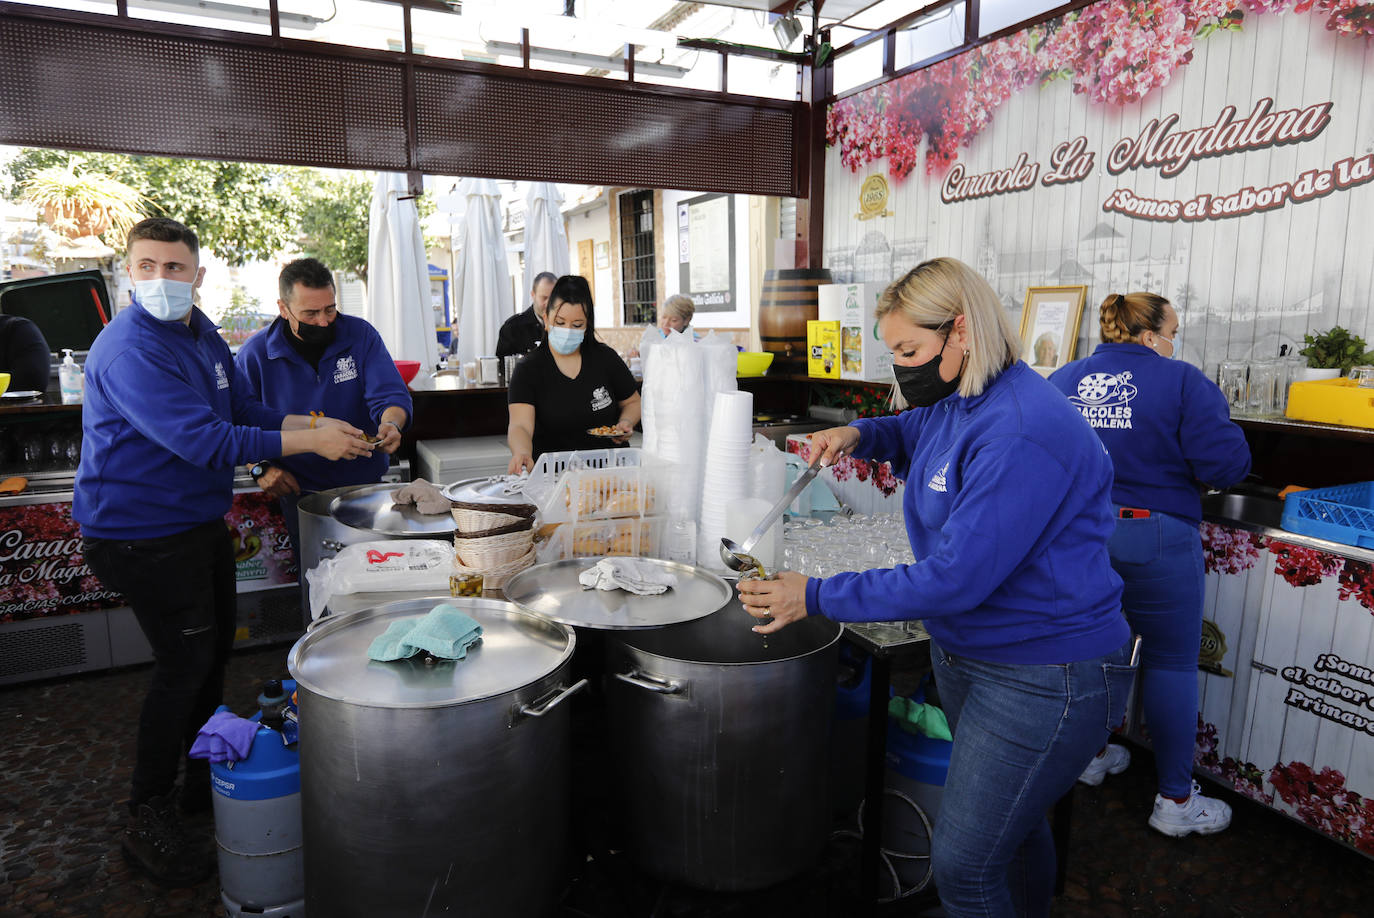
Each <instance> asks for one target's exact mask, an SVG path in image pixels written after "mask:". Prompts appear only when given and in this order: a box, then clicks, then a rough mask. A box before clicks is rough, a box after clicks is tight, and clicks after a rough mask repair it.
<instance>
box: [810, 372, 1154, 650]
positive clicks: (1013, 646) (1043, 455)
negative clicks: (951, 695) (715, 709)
mask: <svg viewBox="0 0 1374 918" xmlns="http://www.w3.org/2000/svg"><path fill="white" fill-rule="evenodd" d="M853 426H854V427H857V428H859V431H860V433H861V438H860V440H859V445H858V448H857V449H856V450H855V455H856V456H860V457H867V458H874V459H889V460H891V461H892V463H893V467H894V469H896V470H900V472H901V473H902V477H904V478H905V479H906V492H905V495H904V497H903V501H902V509H903V512H904V514H905V516H906V530H907V536H908V538H909V539H910V540H911V548H912V551H913V552H914V553H915V555H916V558H917V561H916V563H915V564H901V565H898V566H897V567H896V568H894V569H891V570H872V571H865V572H862V573H848V574H837V575H835V576H833V577H828V578H826V579H825V580H817V579H815V578H812V579H811V580H810V581H809V582H808V583H807V590H806V608H807V612H808V613H813V614H814V613H820V614H823V615H825V616H827V617H829V618H832V619H836V620H838V621H886V620H895V619H906V618H919V619H923V620H924V621H925V626H926V629H927V630H928V631H929V632H930V635H931V637H932V638H934V639H935V641H936V642H937V643H938V644H939V645H940V646H941V647H942V648H944V649H945V650H947V651H949V652H950V653H952V654H954V655H956V656H959V655H963V656H969V657H973V658H975V659H979V660H987V661H990V662H996V663H1035V664H1040V663H1069V662H1074V661H1078V660H1089V659H1093V658H1095V657H1100V656H1102V655H1104V654H1106V653H1109V652H1111V651H1113V650H1116V649H1117V648H1119V647H1121V646H1122V645H1123V644H1125V643H1126V639H1127V638H1128V637H1129V636H1130V635H1129V630H1128V629H1127V627H1126V619H1125V618H1124V617H1123V616H1122V614H1121V579H1120V578H1119V577H1117V575H1116V573H1115V572H1114V571H1113V570H1112V567H1111V562H1110V560H1109V559H1108V557H1107V538H1108V537H1109V536H1110V535H1111V533H1112V528H1113V525H1114V522H1113V519H1112V513H1111V507H1110V504H1109V492H1110V489H1111V484H1112V464H1111V460H1110V459H1109V458H1108V456H1107V453H1106V450H1104V449H1103V448H1102V444H1101V443H1100V442H1098V440H1097V438H1096V437H1094V436H1093V433H1092V430H1091V429H1090V428H1089V427H1088V425H1087V424H1085V423H1084V421H1083V418H1082V417H1081V416H1080V415H1079V414H1078V412H1076V411H1074V410H1073V409H1072V408H1071V407H1070V406H1069V405H1068V404H1067V403H1066V402H1065V401H1064V399H1063V398H1062V397H1061V396H1060V395H1059V393H1058V392H1056V391H1055V390H1054V388H1053V387H1052V386H1050V385H1049V383H1047V382H1045V380H1044V379H1042V378H1041V377H1040V376H1039V374H1037V373H1036V372H1035V371H1034V370H1032V369H1030V367H1028V366H1026V364H1024V363H1022V362H1017V363H1015V364H1013V365H1012V366H1011V367H1010V368H1009V369H1007V370H1005V371H1003V372H1002V373H1001V374H999V375H998V376H997V377H996V378H995V379H994V380H993V381H992V382H991V383H990V384H989V385H988V387H987V388H986V389H984V390H983V392H982V394H980V395H977V396H975V397H973V398H964V397H962V396H959V395H957V394H956V395H951V396H948V397H946V398H944V399H942V400H940V401H939V402H937V403H935V404H934V405H932V406H930V407H928V408H915V409H912V410H910V411H907V412H905V413H903V414H900V415H898V416H896V417H887V418H873V419H869V420H862V421H855V422H854V424H853Z"/></svg>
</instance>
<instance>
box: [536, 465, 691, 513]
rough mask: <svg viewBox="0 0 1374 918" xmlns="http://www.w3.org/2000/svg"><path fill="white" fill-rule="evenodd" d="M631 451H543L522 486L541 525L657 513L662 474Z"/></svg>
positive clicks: (663, 476)
mask: <svg viewBox="0 0 1374 918" xmlns="http://www.w3.org/2000/svg"><path fill="white" fill-rule="evenodd" d="M642 461H643V453H642V451H641V450H639V449H637V448H624V449H598V450H582V451H573V452H561V453H545V454H544V455H542V456H540V457H539V461H538V462H537V463H536V464H535V468H534V471H533V472H532V473H531V474H530V477H529V479H528V480H527V481H526V482H525V486H524V491H525V496H526V497H528V498H529V499H530V500H531V501H532V502H533V503H534V504H535V506H537V507H538V508H539V514H540V520H541V522H542V523H543V524H549V523H571V522H581V521H587V520H605V519H616V518H621V517H649V516H655V515H657V514H658V513H660V512H661V506H662V501H663V500H664V498H665V491H664V483H665V481H666V480H667V479H668V476H667V474H666V470H665V469H663V468H660V467H654V468H649V467H647V466H645V465H643V464H642Z"/></svg>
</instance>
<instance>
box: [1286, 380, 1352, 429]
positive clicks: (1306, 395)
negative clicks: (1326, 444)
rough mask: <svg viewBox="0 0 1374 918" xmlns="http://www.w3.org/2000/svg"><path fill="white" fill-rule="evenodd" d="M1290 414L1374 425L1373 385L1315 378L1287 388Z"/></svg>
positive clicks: (1329, 421) (1302, 418)
mask: <svg viewBox="0 0 1374 918" xmlns="http://www.w3.org/2000/svg"><path fill="white" fill-rule="evenodd" d="M1285 414H1287V415H1288V417H1290V418H1293V419H1294V420H1298V421H1319V422H1321V423H1323V424H1344V425H1345V426H1347V427H1368V428H1374V389H1370V388H1367V387H1364V386H1358V385H1356V384H1355V381H1354V380H1353V379H1346V378H1344V377H1342V378H1339V379H1316V380H1311V381H1309V382H1295V383H1293V385H1291V386H1289V388H1288V410H1287V411H1286V412H1285Z"/></svg>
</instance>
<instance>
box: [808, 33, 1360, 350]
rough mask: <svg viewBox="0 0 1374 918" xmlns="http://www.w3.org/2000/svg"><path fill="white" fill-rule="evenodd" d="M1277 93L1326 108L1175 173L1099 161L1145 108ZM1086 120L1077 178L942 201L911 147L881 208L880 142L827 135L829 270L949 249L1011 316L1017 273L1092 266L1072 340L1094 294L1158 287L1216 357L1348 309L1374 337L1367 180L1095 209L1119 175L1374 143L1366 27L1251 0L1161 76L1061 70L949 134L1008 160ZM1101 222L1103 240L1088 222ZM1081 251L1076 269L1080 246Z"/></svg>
mask: <svg viewBox="0 0 1374 918" xmlns="http://www.w3.org/2000/svg"><path fill="white" fill-rule="evenodd" d="M1266 96H1267V97H1270V98H1272V99H1274V106H1273V110H1281V109H1289V108H1298V109H1301V108H1305V107H1307V106H1309V105H1314V104H1319V103H1323V102H1328V101H1329V102H1331V103H1332V104H1333V108H1332V110H1331V122H1330V124H1329V125H1328V126H1327V127H1326V129H1325V130H1324V131H1323V132H1322V133H1321V134H1319V135H1318V136H1317V137H1315V138H1313V139H1311V140H1308V141H1303V142H1299V143H1293V144H1287V145H1284V146H1277V147H1268V148H1264V149H1260V150H1255V151H1250V152H1241V153H1230V154H1226V155H1223V156H1215V157H1210V158H1206V159H1202V160H1200V161H1195V162H1193V163H1192V164H1190V165H1189V166H1187V167H1186V168H1185V169H1184V170H1183V171H1182V172H1181V173H1180V174H1179V175H1178V176H1176V177H1174V178H1165V177H1162V176H1160V174H1159V172H1158V170H1156V169H1133V170H1128V171H1126V172H1123V173H1122V174H1121V175H1118V176H1113V175H1112V174H1111V173H1110V172H1108V171H1107V168H1106V157H1107V153H1108V151H1109V150H1110V149H1111V147H1112V145H1113V144H1114V143H1115V142H1116V141H1117V140H1118V139H1120V138H1122V137H1134V136H1137V135H1138V134H1139V132H1140V131H1141V129H1142V128H1143V127H1144V126H1145V125H1146V123H1147V122H1148V121H1149V120H1150V119H1151V118H1158V117H1162V116H1164V115H1167V114H1169V113H1178V114H1179V115H1180V120H1179V122H1178V124H1177V128H1178V129H1179V130H1187V129H1191V128H1196V127H1202V126H1206V125H1210V124H1212V123H1213V122H1214V121H1215V120H1216V118H1217V116H1218V114H1219V113H1220V112H1221V110H1222V108H1224V107H1225V106H1226V105H1233V106H1235V107H1236V109H1237V114H1236V116H1235V117H1236V118H1243V117H1245V116H1246V115H1248V114H1249V113H1250V111H1251V110H1252V109H1253V107H1254V105H1255V103H1256V102H1257V101H1258V100H1260V99H1261V98H1264V97H1266ZM1079 135H1083V136H1086V137H1087V139H1088V149H1089V150H1090V151H1093V152H1095V153H1096V158H1095V163H1094V166H1093V170H1092V172H1091V174H1090V175H1089V176H1088V177H1087V178H1086V179H1085V180H1084V181H1081V182H1075V183H1072V184H1069V185H1059V186H1053V187H1045V186H1042V185H1039V184H1037V185H1036V186H1035V188H1034V189H1032V190H1028V191H1024V192H1015V193H1011V194H1001V195H995V196H992V197H985V198H978V199H974V200H970V201H964V202H957V203H952V204H945V203H943V202H942V201H941V200H940V183H941V178H939V177H928V176H927V175H926V174H925V164H924V143H923V145H922V150H921V160H920V161H919V162H918V164H917V166H916V168H915V170H913V171H912V173H911V174H910V175H909V176H907V178H906V179H905V180H904V181H903V182H901V183H900V184H894V187H893V190H892V195H891V198H890V200H889V204H888V209H889V210H891V211H892V212H893V215H892V216H890V217H879V218H876V219H871V220H867V221H861V220H859V219H857V214H858V212H859V188H860V185H861V184H862V182H863V180H864V178H866V177H867V176H869V175H872V174H874V173H885V172H886V169H887V162H886V160H885V159H879V160H877V161H875V162H871V163H869V164H867V165H866V166H864V167H862V168H861V169H860V170H859V171H858V172H857V173H852V172H850V171H849V170H848V168H846V167H845V166H844V165H843V164H842V163H841V162H840V156H839V149H838V147H832V148H831V149H829V150H828V151H827V156H826V186H825V229H824V232H825V236H824V248H825V251H824V264H825V266H826V267H828V268H830V269H831V271H832V272H833V273H834V276H835V280H836V282H838V283H850V282H856V281H877V282H890V281H891V280H893V279H895V278H896V277H899V276H900V275H901V274H902V273H903V272H905V271H906V270H908V269H909V268H911V267H912V266H913V265H915V264H916V263H917V262H918V261H919V260H921V259H923V258H929V257H934V256H938V255H951V256H954V257H957V258H960V259H962V260H964V261H966V262H968V263H969V264H970V265H973V266H974V267H975V268H977V269H978V271H979V273H981V274H983V275H984V276H985V277H987V278H988V280H989V281H990V282H991V283H992V285H993V287H994V288H995V289H996V290H997V292H998V293H999V294H1000V295H1001V297H1002V299H1003V301H1004V302H1005V303H1006V304H1007V307H1008V309H1009V310H1010V311H1011V312H1012V313H1013V319H1014V320H1015V321H1017V322H1019V319H1020V311H1021V303H1022V301H1023V299H1024V296H1025V289H1026V287H1027V286H1028V285H1045V284H1059V283H1065V284H1067V283H1086V284H1088V305H1087V307H1086V308H1085V310H1084V319H1083V323H1082V325H1081V327H1080V329H1079V340H1078V345H1077V350H1076V354H1075V356H1079V357H1081V356H1084V355H1085V354H1086V353H1087V352H1088V351H1090V350H1091V349H1092V348H1093V347H1094V346H1096V344H1097V341H1098V322H1097V307H1098V305H1099V304H1100V303H1101V301H1102V299H1103V298H1104V297H1105V296H1106V295H1108V294H1109V293H1114V292H1128V291H1130V290H1151V291H1154V292H1157V293H1160V294H1162V295H1164V296H1166V297H1168V298H1169V299H1170V300H1172V301H1173V302H1174V304H1175V306H1176V307H1178V308H1179V312H1180V314H1181V315H1182V316H1183V324H1184V334H1183V347H1182V356H1183V358H1184V359H1186V360H1189V361H1190V362H1192V363H1194V364H1196V365H1198V366H1200V367H1202V368H1203V369H1204V370H1205V371H1207V372H1208V373H1209V375H1214V371H1215V366H1216V364H1217V363H1219V362H1220V361H1222V360H1226V359H1239V358H1251V357H1263V356H1271V355H1277V353H1278V350H1279V345H1280V344H1289V345H1297V346H1299V347H1300V346H1301V341H1302V336H1303V334H1304V333H1306V332H1308V331H1317V330H1324V329H1326V328H1329V327H1330V326H1332V325H1337V324H1339V325H1344V326H1346V327H1347V328H1349V329H1351V330H1352V331H1354V332H1356V333H1358V334H1362V335H1363V336H1364V337H1365V338H1366V339H1374V318H1372V317H1371V314H1370V300H1371V293H1372V292H1374V228H1372V227H1374V221H1372V220H1371V219H1370V218H1369V214H1371V213H1374V184H1364V185H1359V186H1356V187H1354V188H1351V189H1349V190H1345V191H1339V190H1338V191H1335V192H1333V193H1332V194H1330V195H1327V196H1326V197H1323V198H1319V199H1316V200H1309V201H1306V202H1303V203H1299V204H1294V203H1292V202H1291V201H1290V202H1289V203H1287V204H1286V205H1285V206H1284V207H1282V208H1280V209H1277V210H1272V211H1267V212H1264V213H1258V214H1251V215H1248V216H1243V217H1233V218H1228V219H1224V220H1204V221H1200V222H1185V221H1182V220H1180V221H1177V222H1172V223H1166V222H1155V221H1150V220H1144V219H1137V218H1133V217H1129V216H1126V215H1123V214H1120V213H1107V212H1104V211H1103V210H1102V204H1103V202H1104V201H1105V200H1106V199H1107V198H1108V197H1109V196H1110V195H1111V194H1112V192H1113V191H1115V190H1116V189H1117V188H1125V189H1129V190H1131V191H1132V192H1134V193H1135V194H1136V195H1137V196H1139V197H1145V198H1155V199H1164V200H1177V201H1187V200H1190V199H1191V198H1193V197H1194V196H1195V195H1197V194H1200V193H1208V194H1215V195H1224V194H1230V193H1233V192H1236V191H1239V190H1240V189H1241V188H1243V187H1245V186H1250V187H1253V188H1260V187H1264V186H1268V185H1271V184H1274V183H1277V182H1283V181H1287V182H1293V181H1295V180H1296V179H1297V177H1298V175H1299V174H1300V173H1301V172H1303V171H1305V170H1308V169H1326V168H1329V167H1330V166H1331V165H1332V164H1333V163H1334V162H1336V161H1337V160H1340V159H1343V158H1345V157H1347V156H1353V157H1359V156H1362V155H1364V154H1366V153H1369V152H1371V151H1374V43H1370V42H1366V41H1363V40H1361V39H1358V38H1356V39H1351V38H1347V37H1340V36H1337V35H1335V34H1334V33H1332V32H1328V31H1327V30H1326V29H1325V27H1324V21H1323V20H1322V18H1321V17H1318V16H1315V15H1293V14H1287V15H1280V16H1272V15H1271V16H1257V17H1250V18H1247V19H1246V21H1245V26H1244V29H1243V31H1241V32H1238V33H1226V32H1223V33H1218V34H1214V35H1211V36H1209V37H1206V38H1203V39H1199V40H1198V42H1197V44H1196V46H1195V53H1194V56H1193V60H1192V62H1191V63H1189V64H1187V65H1185V66H1183V67H1180V68H1179V69H1178V70H1176V71H1174V73H1173V77H1172V80H1171V81H1170V83H1169V85H1167V86H1165V87H1163V88H1162V89H1156V90H1154V91H1153V92H1151V93H1150V94H1149V95H1147V96H1146V97H1145V98H1144V99H1143V100H1141V101H1140V102H1136V103H1131V104H1127V105H1124V106H1114V105H1099V104H1092V103H1089V102H1088V101H1087V100H1086V98H1085V97H1084V96H1083V95H1075V94H1074V93H1073V92H1072V90H1071V87H1070V85H1069V83H1068V81H1066V80H1056V81H1054V82H1052V83H1050V84H1048V85H1047V86H1045V87H1043V88H1037V87H1036V86H1034V85H1032V86H1030V87H1028V88H1027V89H1024V90H1022V91H1021V92H1019V93H1016V94H1014V95H1013V96H1012V97H1011V98H1010V99H1009V100H1008V101H1007V102H1006V103H1005V104H1003V105H1002V106H1001V107H1000V108H999V109H997V111H996V112H995V114H994V115H993V120H992V123H991V124H990V125H989V126H988V127H987V128H986V129H985V130H984V131H983V133H982V134H981V135H979V136H978V137H976V138H974V140H973V143H972V145H971V146H969V147H967V148H963V149H961V150H960V151H959V162H961V163H962V164H963V165H964V166H965V168H966V170H967V172H966V174H967V175H977V174H981V173H985V172H990V171H993V170H997V169H1003V168H1006V167H1008V166H1010V165H1011V164H1012V163H1014V162H1015V161H1016V158H1017V156H1018V154H1020V153H1021V152H1023V151H1024V152H1025V153H1027V154H1028V156H1029V157H1030V159H1031V160H1032V161H1038V162H1040V163H1041V164H1042V173H1041V174H1042V175H1043V174H1044V169H1045V168H1048V163H1049V156H1050V152H1051V151H1052V150H1053V149H1054V147H1055V146H1056V145H1057V144H1058V143H1060V142H1062V141H1065V140H1069V139H1072V138H1074V137H1077V136H1079ZM1101 224H1105V226H1106V227H1109V228H1110V229H1111V230H1112V231H1114V232H1115V233H1117V234H1119V238H1116V239H1115V240H1114V241H1113V243H1110V244H1104V243H1095V242H1093V241H1091V240H1090V239H1089V238H1087V237H1089V235H1090V234H1091V233H1092V232H1093V231H1094V230H1095V229H1097V228H1098V227H1099V225H1101ZM1074 263H1077V264H1079V265H1081V266H1082V267H1083V268H1086V269H1087V273H1088V276H1087V277H1085V278H1082V279H1080V278H1079V277H1078V276H1075V271H1074V267H1073V264H1074Z"/></svg>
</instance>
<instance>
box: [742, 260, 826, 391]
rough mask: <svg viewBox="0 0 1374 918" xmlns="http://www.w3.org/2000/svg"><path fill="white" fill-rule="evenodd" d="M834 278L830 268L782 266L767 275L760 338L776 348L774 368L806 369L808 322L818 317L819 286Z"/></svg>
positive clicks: (767, 347) (775, 370)
mask: <svg viewBox="0 0 1374 918" xmlns="http://www.w3.org/2000/svg"><path fill="white" fill-rule="evenodd" d="M830 282H831V280H830V269H829V268H778V269H775V270H772V271H769V272H768V273H767V274H765V275H764V278H763V293H762V296H761V297H760V299H759V338H760V339H761V340H762V341H763V349H764V350H765V351H772V352H773V365H772V368H771V372H773V373H778V372H784V373H805V372H806V323H807V320H809V319H815V318H817V305H816V288H817V287H819V286H820V285H821V284H828V283H830Z"/></svg>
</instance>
